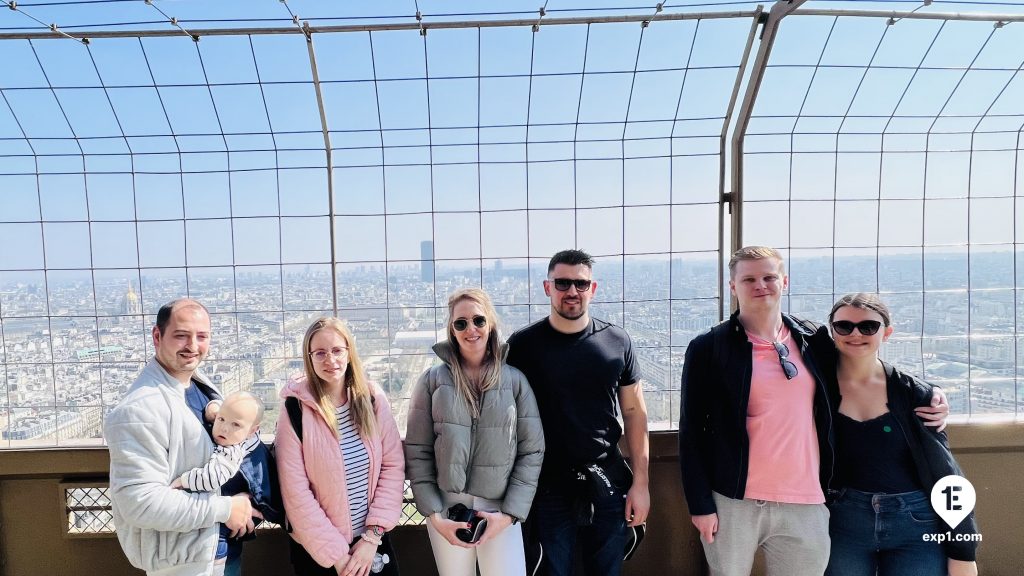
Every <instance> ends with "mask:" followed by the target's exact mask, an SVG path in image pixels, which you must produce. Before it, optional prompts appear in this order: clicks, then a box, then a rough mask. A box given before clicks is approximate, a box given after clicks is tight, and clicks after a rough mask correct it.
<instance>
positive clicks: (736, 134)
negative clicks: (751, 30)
mask: <svg viewBox="0 0 1024 576" xmlns="http://www.w3.org/2000/svg"><path fill="white" fill-rule="evenodd" d="M804 2H806V0H790V1H788V2H776V3H775V4H774V5H773V6H772V8H771V10H770V11H769V12H768V18H767V20H765V23H764V28H763V29H762V30H761V44H760V45H759V46H758V48H757V56H756V57H755V58H754V65H753V67H752V69H751V72H750V77H749V79H748V80H747V91H746V94H744V95H743V103H742V104H741V105H740V113H739V116H737V118H736V128H735V129H734V130H733V133H732V191H731V193H730V197H729V200H730V201H729V206H730V207H731V208H732V220H731V223H732V224H731V225H732V230H730V232H731V243H730V247H731V251H736V250H739V249H740V248H742V247H743V139H744V137H745V136H746V132H747V126H748V125H749V124H750V116H751V114H752V112H753V110H754V102H755V101H756V100H757V93H758V91H759V90H760V89H761V81H762V80H764V73H765V70H767V67H768V58H769V57H770V56H771V53H772V46H773V45H774V44H775V36H776V35H777V34H778V31H779V24H780V23H781V21H782V19H783V18H784V17H786V16H787V15H789V14H791V13H792V12H793V11H794V10H796V9H797V8H799V7H800V5H801V4H803V3H804ZM736 306H737V303H736V301H735V298H734V299H733V302H732V305H731V309H732V310H735V309H736Z"/></svg>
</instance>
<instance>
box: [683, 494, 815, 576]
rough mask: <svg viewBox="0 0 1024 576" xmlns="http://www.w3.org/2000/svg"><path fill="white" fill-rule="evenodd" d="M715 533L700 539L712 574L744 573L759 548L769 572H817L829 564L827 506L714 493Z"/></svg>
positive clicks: (797, 575)
mask: <svg viewBox="0 0 1024 576" xmlns="http://www.w3.org/2000/svg"><path fill="white" fill-rule="evenodd" d="M713 497H714V499H715V506H716V507H717V508H718V532H717V533H716V534H715V541H714V542H712V543H711V544H708V543H707V542H704V540H703V538H702V539H701V544H703V545H704V554H705V555H706V556H707V559H708V565H709V566H710V567H711V576H749V575H750V571H751V569H752V568H753V565H754V554H755V553H756V552H757V549H758V548H764V553H765V560H766V561H767V568H768V576H821V575H822V574H823V573H824V572H825V567H826V566H827V565H828V554H829V545H830V540H829V537H828V508H826V507H825V505H824V504H785V503H781V502H766V501H764V500H734V499H732V498H728V497H726V496H722V495H721V494H718V493H717V492H715V493H713Z"/></svg>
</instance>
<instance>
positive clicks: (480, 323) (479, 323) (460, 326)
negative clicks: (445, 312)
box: [452, 316, 487, 332]
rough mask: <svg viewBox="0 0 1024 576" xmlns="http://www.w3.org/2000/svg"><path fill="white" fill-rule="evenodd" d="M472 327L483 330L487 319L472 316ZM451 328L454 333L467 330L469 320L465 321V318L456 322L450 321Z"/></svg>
mask: <svg viewBox="0 0 1024 576" xmlns="http://www.w3.org/2000/svg"><path fill="white" fill-rule="evenodd" d="M473 326H476V327H477V328H483V327H484V326H487V317H486V316H473ZM452 328H455V331H456V332H462V331H463V330H465V329H466V328H469V320H466V319H465V318H459V319H457V320H454V321H452Z"/></svg>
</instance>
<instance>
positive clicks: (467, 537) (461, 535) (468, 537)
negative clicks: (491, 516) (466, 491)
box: [448, 504, 487, 544]
mask: <svg viewBox="0 0 1024 576" xmlns="http://www.w3.org/2000/svg"><path fill="white" fill-rule="evenodd" d="M448 519H449V520H454V521H455V522H458V523H460V524H469V528H459V529H458V530H456V531H455V537H456V538H458V539H459V540H462V541H463V542H465V543H467V544H473V543H475V542H476V541H477V540H479V539H480V537H481V536H483V535H484V530H486V529H487V519H486V518H483V517H481V516H477V515H476V510H473V509H472V508H466V506H465V505H464V504H455V505H454V506H452V507H451V508H449V509H448Z"/></svg>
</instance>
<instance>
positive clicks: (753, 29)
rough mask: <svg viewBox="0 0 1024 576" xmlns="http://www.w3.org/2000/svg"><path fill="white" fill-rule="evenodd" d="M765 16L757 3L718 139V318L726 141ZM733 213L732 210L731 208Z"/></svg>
mask: <svg viewBox="0 0 1024 576" xmlns="http://www.w3.org/2000/svg"><path fill="white" fill-rule="evenodd" d="M763 16H764V6H762V5H761V4H758V5H757V8H756V9H755V10H754V18H753V22H751V23H750V34H748V35H747V45H746V46H745V47H744V48H743V57H742V58H740V67H739V69H738V70H737V71H736V82H735V83H734V84H733V86H732V94H731V95H730V96H729V107H728V108H726V112H725V119H724V120H723V121H722V134H721V136H720V137H719V140H718V302H719V306H718V319H719V320H725V313H724V310H723V308H722V305H721V304H722V303H723V302H725V282H724V281H723V278H725V261H724V258H723V256H724V255H725V227H724V226H722V223H723V222H725V206H726V204H728V203H729V202H730V199H731V194H730V193H727V192H726V191H725V171H726V160H727V159H728V157H727V156H726V153H725V143H726V142H727V141H728V136H729V124H730V123H732V113H733V111H734V110H735V109H736V99H737V98H738V97H739V94H740V86H741V85H742V84H743V77H744V75H745V73H746V71H747V61H748V60H750V51H751V50H752V49H753V46H754V38H755V37H756V35H757V27H758V25H759V24H761V22H762V20H763ZM730 213H731V210H730Z"/></svg>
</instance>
